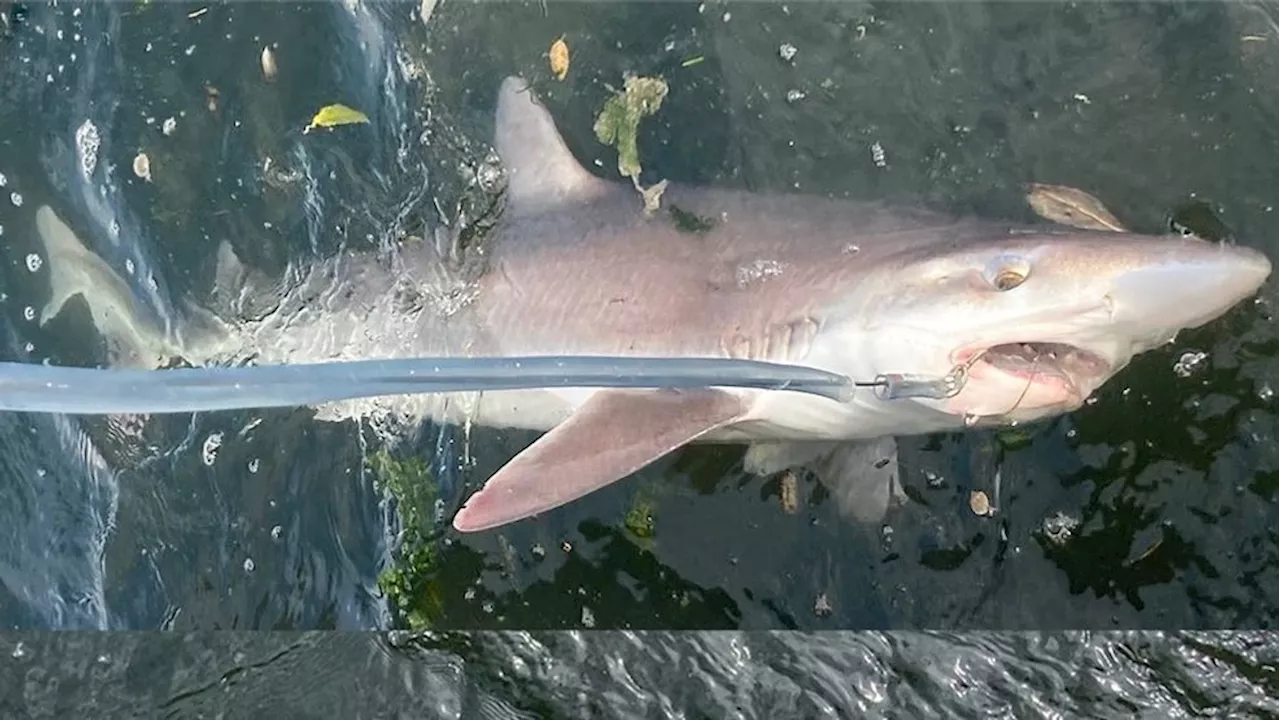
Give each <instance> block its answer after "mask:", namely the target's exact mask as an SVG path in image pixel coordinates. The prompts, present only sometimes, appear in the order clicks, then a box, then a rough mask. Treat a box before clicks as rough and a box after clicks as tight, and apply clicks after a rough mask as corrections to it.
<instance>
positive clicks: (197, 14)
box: [187, 7, 209, 20]
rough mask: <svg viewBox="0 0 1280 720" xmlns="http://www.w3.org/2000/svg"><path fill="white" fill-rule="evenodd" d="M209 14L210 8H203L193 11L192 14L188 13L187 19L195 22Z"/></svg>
mask: <svg viewBox="0 0 1280 720" xmlns="http://www.w3.org/2000/svg"><path fill="white" fill-rule="evenodd" d="M207 12H209V8H207V7H202V8H200V9H199V10H192V11H191V12H189V13H187V19H188V20H195V19H196V18H198V17H200V16H201V15H203V14H205V13H207Z"/></svg>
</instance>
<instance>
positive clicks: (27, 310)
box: [22, 305, 36, 321]
mask: <svg viewBox="0 0 1280 720" xmlns="http://www.w3.org/2000/svg"><path fill="white" fill-rule="evenodd" d="M22 317H24V318H26V319H27V320H28V321H30V320H35V319H36V309H35V308H33V307H31V306H30V305H28V306H26V307H24V308H22Z"/></svg>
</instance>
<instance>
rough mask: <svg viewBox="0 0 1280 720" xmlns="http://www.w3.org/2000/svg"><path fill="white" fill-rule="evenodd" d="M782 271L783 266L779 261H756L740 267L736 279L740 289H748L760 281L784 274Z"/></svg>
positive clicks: (735, 275)
mask: <svg viewBox="0 0 1280 720" xmlns="http://www.w3.org/2000/svg"><path fill="white" fill-rule="evenodd" d="M782 270H783V266H782V264H781V263H779V262H778V261H777V260H755V261H753V262H750V263H747V264H746V265H740V266H739V267H738V269H737V271H736V272H735V273H734V278H735V279H736V280H737V282H738V287H746V286H747V285H749V284H751V283H753V282H757V281H759V280H764V279H767V278H771V277H777V276H779V275H781V274H782Z"/></svg>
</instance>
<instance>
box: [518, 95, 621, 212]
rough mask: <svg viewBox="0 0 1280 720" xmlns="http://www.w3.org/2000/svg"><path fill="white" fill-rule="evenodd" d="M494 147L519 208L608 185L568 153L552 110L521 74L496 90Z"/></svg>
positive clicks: (572, 198)
mask: <svg viewBox="0 0 1280 720" xmlns="http://www.w3.org/2000/svg"><path fill="white" fill-rule="evenodd" d="M493 145H494V147H495V148H496V149H497V151H498V156H499V157H501V158H502V164H503V165H505V166H506V169H507V202H508V204H509V205H510V206H512V207H514V208H515V209H516V210H517V211H521V210H530V209H533V210H538V209H543V208H546V207H550V206H553V205H557V204H562V203H568V202H576V201H580V200H582V199H586V198H589V197H592V196H594V195H596V194H599V193H601V192H603V191H604V190H605V188H606V187H607V184H606V183H605V181H603V180H601V179H600V178H597V177H595V176H594V175H592V174H591V173H589V172H587V169H586V168H584V167H582V164H581V163H579V162H578V159H577V158H575V157H574V156H573V153H571V152H569V147H568V146H567V145H565V143H564V138H562V137H561V136H560V131H559V130H557V129H556V124H555V121H554V120H552V119H551V114H550V113H548V112H547V109H546V108H544V107H543V106H542V105H541V104H540V103H539V102H538V100H537V98H535V97H534V95H533V89H532V88H530V87H529V84H528V83H527V82H525V81H524V80H522V79H520V78H518V77H508V78H507V79H505V80H503V81H502V88H501V89H500V90H499V91H498V110H497V112H496V113H495V118H494V142H493Z"/></svg>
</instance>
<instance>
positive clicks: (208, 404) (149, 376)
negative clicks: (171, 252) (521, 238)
mask: <svg viewBox="0 0 1280 720" xmlns="http://www.w3.org/2000/svg"><path fill="white" fill-rule="evenodd" d="M864 385H865V383H864ZM856 386H857V385H856V384H855V383H853V382H852V381H851V380H850V379H849V378H848V377H846V376H844V375H841V374H838V373H832V372H827V371H825V370H819V369H816V368H810V367H804V366H801V365H784V364H778V363H767V362H761V361H754V360H736V359H725V358H638V357H607V356H536V357H502V358H416V359H400V360H359V361H349V362H328V363H315V364H305V365H259V366H242V367H202V368H178V369H170V370H134V369H99V368H77V367H61V366H54V365H37V364H29V363H14V362H0V410H8V411H18V412H51V413H67V414H73V415H112V414H129V413H137V414H150V413H182V412H205V411H215V410H239V409H249V408H269V407H291V406H301V405H320V404H324V403H329V402H335V401H341V400H352V399H356V398H365V397H379V396H386V395H411V394H421V393H454V392H484V391H495V390H528V389H545V388H555V387H599V388H638V389H654V388H666V389H682V388H683V389H688V388H703V387H741V388H754V389H759V390H790V391H794V392H801V393H808V394H812V395H816V396H819V397H826V398H829V399H832V400H836V401H838V402H848V401H850V400H851V399H852V398H853V391H854V388H855V387H856Z"/></svg>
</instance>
